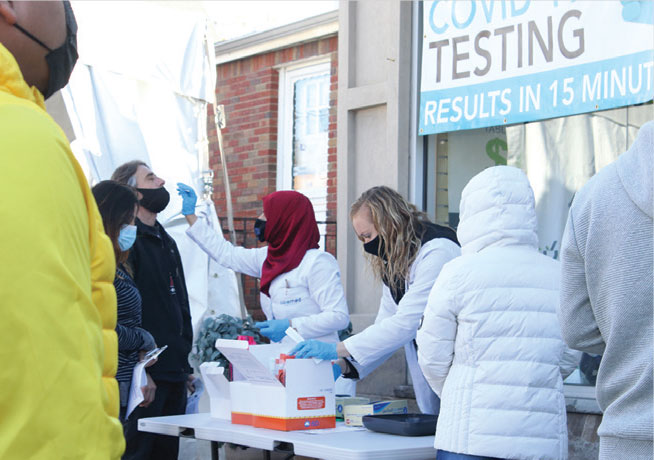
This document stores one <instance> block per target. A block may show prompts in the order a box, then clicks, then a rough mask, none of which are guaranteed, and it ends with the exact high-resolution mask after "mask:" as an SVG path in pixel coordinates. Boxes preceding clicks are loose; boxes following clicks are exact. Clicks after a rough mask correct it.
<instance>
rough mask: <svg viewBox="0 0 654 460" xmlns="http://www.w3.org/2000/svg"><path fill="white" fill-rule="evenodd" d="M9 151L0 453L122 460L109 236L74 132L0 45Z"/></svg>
mask: <svg viewBox="0 0 654 460" xmlns="http://www.w3.org/2000/svg"><path fill="white" fill-rule="evenodd" d="M0 155H1V158H2V159H1V162H0V305H1V306H2V308H1V310H0V313H1V317H0V427H1V428H0V458H1V459H3V460H13V459H20V460H26V459H47V460H52V459H116V458H119V457H120V456H121V454H122V452H123V449H124V440H123V434H122V428H121V424H120V422H119V421H118V419H117V415H118V408H119V406H118V405H119V402H118V385H117V383H116V380H115V379H114V376H115V373H116V367H117V359H118V358H117V350H118V344H117V338H116V333H115V332H114V328H115V325H116V293H115V291H114V287H113V284H112V283H113V278H114V274H115V261H114V254H113V250H112V246H111V242H110V241H109V239H108V238H107V236H106V235H105V234H104V230H103V227H102V220H101V218H100V214H99V212H98V209H97V206H96V204H95V201H94V199H93V195H92V194H91V191H90V189H89V186H88V184H87V182H86V179H85V177H84V174H83V173H82V170H81V168H80V166H79V164H78V163H77V161H76V160H75V158H74V157H73V154H72V152H71V150H70V146H69V145H68V142H67V140H66V137H65V136H64V134H63V132H62V131H61V129H60V128H59V126H57V124H56V123H55V122H54V121H53V120H52V118H50V116H49V115H48V114H47V113H46V112H45V106H44V103H43V96H42V95H41V94H40V93H39V92H38V90H36V89H35V88H33V87H32V88H30V87H29V86H28V85H27V84H26V82H25V81H24V80H23V77H22V74H21V72H20V69H19V67H18V65H17V63H16V61H15V59H14V57H13V56H12V55H11V53H9V51H8V50H7V49H6V48H5V47H4V46H2V44H0Z"/></svg>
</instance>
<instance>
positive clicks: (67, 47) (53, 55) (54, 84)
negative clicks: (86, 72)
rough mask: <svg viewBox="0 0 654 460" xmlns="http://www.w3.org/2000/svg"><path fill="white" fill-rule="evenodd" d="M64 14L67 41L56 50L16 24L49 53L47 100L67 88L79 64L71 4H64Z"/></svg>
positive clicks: (47, 59)
mask: <svg viewBox="0 0 654 460" xmlns="http://www.w3.org/2000/svg"><path fill="white" fill-rule="evenodd" d="M64 12H65V13H64V14H65V16H66V39H65V40H64V43H63V45H61V46H60V47H59V48H56V49H52V48H50V47H49V46H47V45H46V44H45V43H43V42H42V41H41V40H39V39H38V38H36V37H35V36H34V35H32V34H31V33H30V32H28V31H27V30H25V29H23V28H22V27H21V26H20V25H18V24H14V27H16V28H17V29H18V30H20V31H21V32H22V33H23V34H25V35H26V36H28V37H29V38H31V39H32V40H34V41H35V42H36V43H38V44H39V45H41V46H42V47H43V48H45V49H46V50H48V51H49V52H48V54H46V55H45V60H46V62H47V63H48V68H49V69H50V77H49V79H48V88H47V89H46V90H45V93H43V97H44V98H45V99H47V98H49V97H50V96H52V95H53V94H54V93H56V92H57V91H59V90H60V89H61V88H63V87H64V86H66V84H67V83H68V80H69V79H70V74H71V73H72V72H73V67H75V63H76V62H77V21H75V14H74V13H73V9H72V8H71V7H70V2H64Z"/></svg>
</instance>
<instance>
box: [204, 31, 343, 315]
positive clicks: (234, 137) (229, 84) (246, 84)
mask: <svg viewBox="0 0 654 460" xmlns="http://www.w3.org/2000/svg"><path fill="white" fill-rule="evenodd" d="M337 48H338V37H336V36H334V37H328V38H323V39H319V40H315V41H312V42H307V43H303V44H300V45H297V46H293V47H289V48H284V49H281V50H277V51H271V52H268V53H264V54H259V55H255V56H251V57H247V58H244V59H240V60H238V61H234V62H228V63H225V64H221V65H218V66H217V69H216V72H217V85H216V96H217V100H218V104H223V105H224V106H225V113H226V121H227V124H226V127H225V129H224V130H223V146H224V149H225V152H226V155H227V166H228V170H229V177H230V185H231V193H232V205H233V208H234V216H235V217H242V218H256V217H257V216H258V215H259V214H260V213H261V211H262V203H261V199H262V198H263V197H264V196H265V195H267V194H268V193H271V192H274V191H275V190H276V189H277V184H276V181H277V120H278V118H279V115H278V108H279V106H278V102H279V101H278V99H279V72H278V70H277V69H276V68H275V67H277V66H280V65H283V64H288V63H293V62H295V61H299V60H303V59H308V58H311V57H314V56H324V55H330V56H331V85H330V112H329V134H328V137H329V146H328V148H329V149H328V162H329V165H328V176H327V220H329V221H332V220H335V219H336V98H337V92H338V88H337V81H338V74H337V71H338V59H337V54H336V52H337ZM209 111H210V113H209V118H208V119H209V126H208V133H209V166H210V168H211V169H213V171H214V184H213V185H214V196H213V198H214V202H215V204H216V212H217V213H218V216H219V217H220V219H221V223H222V224H223V228H226V227H227V219H226V216H227V206H226V203H225V193H224V185H223V179H222V177H223V176H222V165H221V163H220V162H221V158H220V153H219V151H218V140H217V137H216V128H215V126H214V123H213V111H212V110H211V108H210V109H209ZM328 227H330V228H328V230H327V231H328V233H330V232H331V233H333V234H334V235H335V234H336V229H335V226H334V225H330V226H328ZM247 231H249V232H250V233H252V228H251V226H250V228H248V229H246V235H247ZM327 243H328V244H327V247H326V248H325V249H326V250H328V251H329V252H331V253H332V254H335V251H336V240H335V237H334V238H328V239H327ZM238 244H243V245H245V246H246V247H252V246H253V245H254V239H253V238H250V237H249V235H248V238H246V239H245V241H243V240H242V237H241V238H240V239H239V241H238ZM244 278H245V280H244V293H245V301H246V306H247V307H248V309H249V310H251V311H256V310H259V308H260V306H259V299H258V288H257V284H256V280H254V279H252V278H249V277H244Z"/></svg>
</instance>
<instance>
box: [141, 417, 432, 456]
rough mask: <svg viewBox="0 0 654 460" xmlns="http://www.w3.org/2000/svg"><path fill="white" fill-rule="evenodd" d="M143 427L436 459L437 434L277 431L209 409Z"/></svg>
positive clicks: (304, 449)
mask: <svg viewBox="0 0 654 460" xmlns="http://www.w3.org/2000/svg"><path fill="white" fill-rule="evenodd" d="M138 426H139V430H140V431H147V432H150V433H159V434H166V435H169V436H179V434H180V433H181V432H182V431H184V430H185V429H188V428H191V429H193V430H194V432H195V438H196V439H202V440H205V441H220V442H229V443H233V444H240V445H243V446H249V447H255V448H257V449H264V450H274V448H275V446H276V445H277V444H278V443H280V442H287V443H292V444H293V451H294V452H295V454H296V455H304V456H307V457H316V458H321V459H326V460H332V459H333V460H340V459H343V460H383V459H398V458H401V459H402V460H427V459H429V460H433V459H434V458H436V450H435V449H434V436H418V437H406V436H394V435H389V434H382V433H375V432H372V431H368V430H356V431H352V430H350V429H347V428H344V426H343V423H342V422H338V423H337V427H336V428H335V429H326V430H313V431H311V432H304V431H276V430H267V429H263V428H254V427H251V426H246V425H233V424H232V423H231V422H230V421H228V420H219V419H214V418H211V417H210V415H209V414H208V413H204V414H190V415H176V416H170V417H153V418H144V419H140V420H139V423H138Z"/></svg>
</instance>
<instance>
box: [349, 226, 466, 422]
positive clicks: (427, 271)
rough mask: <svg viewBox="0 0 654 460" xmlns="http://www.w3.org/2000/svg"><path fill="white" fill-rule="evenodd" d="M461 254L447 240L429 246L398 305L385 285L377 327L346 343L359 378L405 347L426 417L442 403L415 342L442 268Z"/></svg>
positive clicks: (411, 270) (422, 250) (422, 252)
mask: <svg viewBox="0 0 654 460" xmlns="http://www.w3.org/2000/svg"><path fill="white" fill-rule="evenodd" d="M460 254H461V250H460V248H459V246H457V245H456V243H454V242H452V241H450V240H448V239H446V238H436V239H433V240H430V241H428V242H426V243H425V244H424V245H422V247H421V248H420V251H418V255H417V256H416V260H415V261H414V262H413V264H411V267H410V268H409V277H408V279H407V280H406V292H405V294H404V296H403V297H402V299H401V300H400V302H399V304H398V303H396V302H395V300H393V297H392V295H391V291H390V289H389V288H388V286H386V285H384V287H383V290H382V298H381V302H380V305H379V312H378V313H377V318H376V319H375V323H374V324H372V325H371V326H369V327H368V328H366V329H365V330H363V331H361V332H360V333H358V334H356V335H354V336H352V337H350V338H348V339H346V340H345V341H344V345H345V348H346V349H347V351H348V352H349V353H350V355H352V358H353V361H351V363H352V364H353V365H354V367H355V368H356V369H357V372H358V374H359V378H363V377H365V376H366V375H368V374H369V373H370V372H372V371H373V370H374V369H375V368H376V367H377V366H379V365H380V364H381V363H383V362H384V361H385V360H386V359H387V358H388V357H389V356H390V355H392V354H393V353H394V352H395V351H396V350H397V349H399V348H400V347H404V350H405V355H406V360H407V365H408V366H409V372H410V373H411V380H412V382H413V388H414V391H415V393H416V400H417V403H418V407H420V410H421V411H422V412H423V413H427V414H437V413H438V409H439V403H438V398H437V397H436V395H435V394H434V393H433V391H432V390H431V388H430V387H429V385H428V384H427V382H426V381H425V378H424V376H423V375H422V372H421V371H420V368H419V367H418V360H417V356H416V349H415V345H414V342H413V341H414V339H415V337H416V331H417V330H418V327H419V326H420V321H421V319H422V314H423V312H424V310H425V306H426V305H427V298H428V296H429V292H430V291H431V288H432V286H433V284H434V282H435V281H436V278H437V277H438V274H439V273H440V271H441V268H442V267H443V265H445V264H446V263H447V262H449V261H450V260H452V259H454V258H455V257H458V256H459V255H460Z"/></svg>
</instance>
